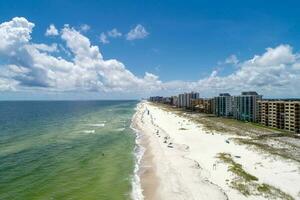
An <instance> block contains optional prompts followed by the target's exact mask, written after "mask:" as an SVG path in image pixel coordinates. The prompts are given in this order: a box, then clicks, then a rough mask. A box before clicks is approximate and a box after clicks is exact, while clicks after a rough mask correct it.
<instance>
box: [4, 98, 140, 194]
mask: <svg viewBox="0 0 300 200" xmlns="http://www.w3.org/2000/svg"><path fill="white" fill-rule="evenodd" d="M137 103H138V102H137V101H7V102H6V101H3V102H0V199H1V200H10V199H14V200H26V199H29V200H34V199H43V200H44V199H55V200H56V199H64V200H67V199H74V200H75V199H80V200H90V199H100V200H122V199H126V200H127V199H131V195H132V187H133V186H132V185H133V181H134V171H136V170H135V163H136V158H135V154H134V152H135V139H136V135H135V133H134V131H133V130H132V129H131V128H130V124H131V118H132V116H133V114H134V112H135V110H134V108H135V107H136V104H137Z"/></svg>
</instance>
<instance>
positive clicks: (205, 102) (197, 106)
mask: <svg viewBox="0 0 300 200" xmlns="http://www.w3.org/2000/svg"><path fill="white" fill-rule="evenodd" d="M191 104H192V105H191V107H192V110H194V111H197V112H201V113H207V114H212V113H213V110H212V101H211V99H204V98H199V99H192V102H191Z"/></svg>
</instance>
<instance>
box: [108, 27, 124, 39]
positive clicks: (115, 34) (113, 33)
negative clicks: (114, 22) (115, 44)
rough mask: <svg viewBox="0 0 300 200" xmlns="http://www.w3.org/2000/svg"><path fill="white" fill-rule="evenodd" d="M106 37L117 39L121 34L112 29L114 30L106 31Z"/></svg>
mask: <svg viewBox="0 0 300 200" xmlns="http://www.w3.org/2000/svg"><path fill="white" fill-rule="evenodd" d="M107 35H108V36H109V37H112V38H117V37H121V36H122V33H121V32H119V31H118V30H117V29H116V28H114V29H112V30H110V31H108V32H107Z"/></svg>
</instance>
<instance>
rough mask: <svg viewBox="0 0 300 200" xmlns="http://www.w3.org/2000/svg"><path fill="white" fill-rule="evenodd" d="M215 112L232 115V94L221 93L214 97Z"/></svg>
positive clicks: (218, 114)
mask: <svg viewBox="0 0 300 200" xmlns="http://www.w3.org/2000/svg"><path fill="white" fill-rule="evenodd" d="M214 114H215V115H216V116H225V117H229V116H231V115H232V96H230V94H229V93H221V94H220V95H219V96H218V97H214Z"/></svg>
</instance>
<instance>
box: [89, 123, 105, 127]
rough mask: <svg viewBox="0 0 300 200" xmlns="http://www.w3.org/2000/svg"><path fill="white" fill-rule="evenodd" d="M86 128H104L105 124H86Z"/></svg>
mask: <svg viewBox="0 0 300 200" xmlns="http://www.w3.org/2000/svg"><path fill="white" fill-rule="evenodd" d="M87 126H92V127H104V126H105V124H104V123H100V124H87Z"/></svg>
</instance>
